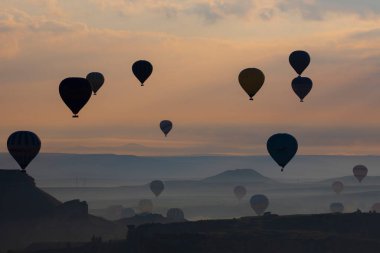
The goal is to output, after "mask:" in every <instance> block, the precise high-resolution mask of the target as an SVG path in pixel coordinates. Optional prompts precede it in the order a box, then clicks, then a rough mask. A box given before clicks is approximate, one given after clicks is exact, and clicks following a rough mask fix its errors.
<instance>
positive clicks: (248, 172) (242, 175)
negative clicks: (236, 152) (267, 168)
mask: <svg viewBox="0 0 380 253" xmlns="http://www.w3.org/2000/svg"><path fill="white" fill-rule="evenodd" d="M201 182H203V183H232V184H243V183H271V182H272V183H273V182H274V180H272V179H270V178H267V177H264V176H263V175H261V174H260V173H258V172H257V171H255V170H253V169H236V170H227V171H224V172H222V173H220V174H217V175H215V176H211V177H207V178H205V179H203V180H201Z"/></svg>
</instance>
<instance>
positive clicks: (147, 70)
mask: <svg viewBox="0 0 380 253" xmlns="http://www.w3.org/2000/svg"><path fill="white" fill-rule="evenodd" d="M132 72H133V74H134V75H135V76H136V78H137V79H138V80H139V81H140V83H141V86H144V82H145V81H146V80H147V79H148V78H149V76H150V75H151V74H152V72H153V66H152V64H151V63H150V62H148V61H145V60H139V61H137V62H135V63H133V65H132Z"/></svg>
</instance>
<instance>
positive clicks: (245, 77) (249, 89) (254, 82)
mask: <svg viewBox="0 0 380 253" xmlns="http://www.w3.org/2000/svg"><path fill="white" fill-rule="evenodd" d="M264 81H265V76H264V73H263V72H262V71H261V70H260V69H257V68H247V69H244V70H242V71H241V72H240V74H239V83H240V85H241V87H242V88H243V90H244V91H245V92H246V93H247V94H248V96H249V100H253V96H255V95H256V93H257V92H258V91H259V90H260V89H261V87H262V86H263V84H264Z"/></svg>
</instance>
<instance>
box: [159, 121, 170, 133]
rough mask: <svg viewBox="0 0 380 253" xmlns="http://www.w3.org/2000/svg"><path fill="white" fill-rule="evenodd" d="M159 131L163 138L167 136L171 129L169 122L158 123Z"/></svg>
mask: <svg viewBox="0 0 380 253" xmlns="http://www.w3.org/2000/svg"><path fill="white" fill-rule="evenodd" d="M160 128H161V131H162V132H163V133H164V134H165V137H166V136H167V135H168V133H169V132H170V130H172V128H173V123H172V122H171V121H170V120H163V121H161V122H160Z"/></svg>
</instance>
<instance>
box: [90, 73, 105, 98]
mask: <svg viewBox="0 0 380 253" xmlns="http://www.w3.org/2000/svg"><path fill="white" fill-rule="evenodd" d="M86 79H87V80H88V81H89V82H90V84H91V88H92V91H93V92H94V95H96V92H98V90H99V89H100V87H102V85H103V84H104V76H103V74H102V73H99V72H91V73H89V74H88V75H87V77H86Z"/></svg>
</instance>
